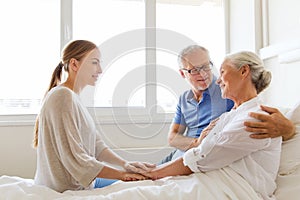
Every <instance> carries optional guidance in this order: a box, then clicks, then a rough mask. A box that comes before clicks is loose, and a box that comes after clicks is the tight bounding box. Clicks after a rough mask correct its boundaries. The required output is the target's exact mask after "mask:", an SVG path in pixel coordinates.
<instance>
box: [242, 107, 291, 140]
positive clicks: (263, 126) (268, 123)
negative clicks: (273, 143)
mask: <svg viewBox="0 0 300 200" xmlns="http://www.w3.org/2000/svg"><path fill="white" fill-rule="evenodd" d="M261 109H262V110H264V111H266V112H268V113H269V115H268V114H261V113H249V115H250V116H251V117H254V118H255V119H258V120H260V121H259V122H253V121H252V122H250V121H246V122H245V123H244V125H245V126H246V130H247V131H249V132H254V133H253V134H251V135H250V137H252V138H256V139H263V138H268V137H271V138H274V137H279V136H282V137H283V140H288V139H290V138H292V137H293V136H294V135H295V126H294V124H293V123H292V122H291V121H290V120H288V119H287V118H286V117H285V116H284V115H283V114H282V113H281V112H280V111H279V110H278V109H276V108H272V107H267V106H261Z"/></svg>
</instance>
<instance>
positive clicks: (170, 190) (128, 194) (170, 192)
mask: <svg viewBox="0 0 300 200" xmlns="http://www.w3.org/2000/svg"><path fill="white" fill-rule="evenodd" d="M0 199H1V200H2V199H8V200H20V199H31V200H35V199H45V200H47V199H49V200H50V199H51V200H53V199H60V200H69V199H83V200H84V199H93V200H96V199H97V200H102V199H105V200H107V199H109V200H111V199H122V200H123V199H164V200H168V199H170V200H171V199H172V200H176V199H180V200H185V199H186V200H191V199H206V200H208V199H218V200H219V199H233V200H234V199H236V200H240V199H243V200H247V199H249V200H250V199H251V200H256V199H260V198H259V197H258V195H257V194H256V193H255V192H254V191H253V189H252V188H251V186H250V185H249V184H248V183H247V182H246V181H245V180H244V179H243V178H241V177H240V176H239V175H237V174H236V173H235V172H234V171H233V170H231V169H230V168H224V169H221V170H215V171H212V172H208V173H205V174H204V173H196V174H192V175H189V176H176V177H166V178H164V179H160V180H156V181H151V180H146V181H136V182H122V181H119V182H116V183H115V184H113V185H111V186H107V187H105V188H100V189H94V190H86V191H66V192H64V193H58V192H55V191H54V190H51V189H49V188H47V187H43V186H38V185H34V184H33V180H31V179H24V178H20V177H13V176H1V177H0Z"/></svg>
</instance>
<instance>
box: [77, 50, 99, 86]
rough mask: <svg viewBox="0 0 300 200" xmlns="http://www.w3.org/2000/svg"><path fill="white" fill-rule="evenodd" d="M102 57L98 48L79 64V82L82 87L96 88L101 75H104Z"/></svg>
mask: <svg viewBox="0 0 300 200" xmlns="http://www.w3.org/2000/svg"><path fill="white" fill-rule="evenodd" d="M100 56H101V55H100V51H99V49H97V48H96V49H94V50H92V51H91V52H90V53H89V54H88V55H87V56H86V57H84V59H82V60H81V61H80V62H79V66H80V67H79V70H78V73H77V81H78V83H79V84H80V85H81V86H82V87H84V86H86V85H91V86H95V84H96V82H97V80H98V78H99V75H100V74H101V73H102V69H101V66H100Z"/></svg>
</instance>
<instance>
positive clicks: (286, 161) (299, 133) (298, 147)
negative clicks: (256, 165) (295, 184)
mask: <svg viewBox="0 0 300 200" xmlns="http://www.w3.org/2000/svg"><path fill="white" fill-rule="evenodd" d="M286 117H287V118H288V119H289V120H291V121H292V122H293V123H294V125H295V126H296V135H295V136H294V137H293V138H292V139H289V140H287V141H283V143H282V152H281V159H280V166H279V174H280V175H287V174H291V173H293V172H294V171H295V170H296V169H297V168H299V167H300V103H298V104H297V105H296V106H295V107H294V108H292V109H291V110H290V111H288V112H287V113H286Z"/></svg>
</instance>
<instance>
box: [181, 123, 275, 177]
mask: <svg viewBox="0 0 300 200" xmlns="http://www.w3.org/2000/svg"><path fill="white" fill-rule="evenodd" d="M221 119H222V117H221V118H220V120H221ZM243 122H244V119H240V120H236V121H234V122H232V123H230V124H229V125H227V126H226V125H225V126H223V127H222V123H224V121H223V122H222V120H221V121H219V122H218V123H217V125H216V126H215V127H214V128H213V129H212V130H211V132H210V133H209V134H208V136H207V137H206V138H205V139H204V140H203V141H202V143H201V144H200V145H199V146H198V147H196V148H192V149H190V150H188V151H187V152H186V153H185V154H184V156H183V163H184V165H185V166H188V167H189V168H190V169H191V170H192V171H193V172H200V171H203V172H205V171H210V170H214V169H220V168H222V167H225V166H228V165H230V164H231V163H233V162H235V161H237V160H239V159H241V158H243V157H245V156H247V155H249V154H251V153H252V152H255V151H258V150H260V149H264V148H266V147H268V146H269V145H270V143H271V139H270V138H267V139H260V140H256V139H252V138H250V137H249V134H250V133H249V132H246V131H245V130H244V125H243Z"/></svg>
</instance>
